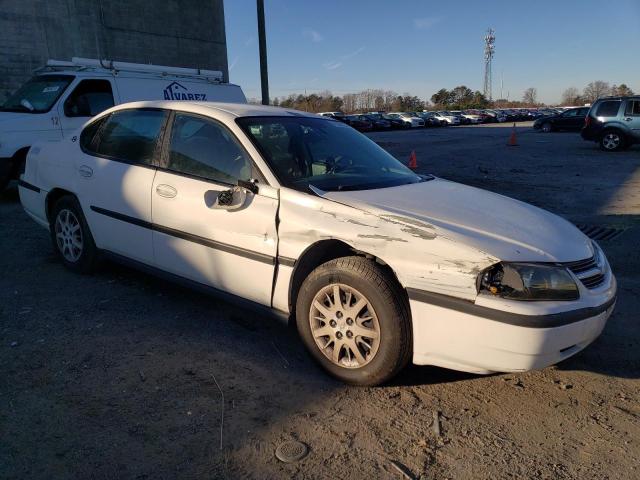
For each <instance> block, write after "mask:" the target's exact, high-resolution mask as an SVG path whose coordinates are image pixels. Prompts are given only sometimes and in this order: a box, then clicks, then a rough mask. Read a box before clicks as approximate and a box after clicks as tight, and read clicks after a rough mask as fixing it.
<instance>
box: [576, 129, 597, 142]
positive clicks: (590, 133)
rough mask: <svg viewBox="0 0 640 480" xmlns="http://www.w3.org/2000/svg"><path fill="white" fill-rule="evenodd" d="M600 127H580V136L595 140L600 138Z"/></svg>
mask: <svg viewBox="0 0 640 480" xmlns="http://www.w3.org/2000/svg"><path fill="white" fill-rule="evenodd" d="M601 131H602V128H597V127H595V126H589V127H582V130H580V136H581V137H582V138H583V139H584V140H587V141H590V142H595V141H598V140H600V133H601Z"/></svg>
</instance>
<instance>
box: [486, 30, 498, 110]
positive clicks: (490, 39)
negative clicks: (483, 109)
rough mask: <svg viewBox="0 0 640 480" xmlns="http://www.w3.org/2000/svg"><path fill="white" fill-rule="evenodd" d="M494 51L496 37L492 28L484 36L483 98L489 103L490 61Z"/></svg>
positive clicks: (490, 95) (490, 97)
mask: <svg viewBox="0 0 640 480" xmlns="http://www.w3.org/2000/svg"><path fill="white" fill-rule="evenodd" d="M495 51H496V36H495V31H494V30H493V28H489V29H488V30H487V34H486V35H485V36H484V96H485V98H487V99H488V100H489V101H491V100H493V96H492V93H491V81H492V79H491V61H492V60H493V54H494V53H495Z"/></svg>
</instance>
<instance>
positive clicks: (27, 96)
mask: <svg viewBox="0 0 640 480" xmlns="http://www.w3.org/2000/svg"><path fill="white" fill-rule="evenodd" d="M73 78H74V77H73V75H37V76H35V77H33V78H32V79H31V80H29V81H28V82H27V83H25V84H24V85H22V86H21V87H20V88H19V89H18V90H17V91H16V92H15V93H14V94H13V95H11V96H10V97H9V98H7V100H6V101H5V102H4V103H3V104H2V106H0V111H3V112H26V113H44V112H48V111H49V110H51V107H53V105H54V104H55V103H56V101H57V100H58V98H60V95H62V93H63V92H64V91H65V89H66V88H67V87H68V86H69V84H70V83H71V81H72V80H73Z"/></svg>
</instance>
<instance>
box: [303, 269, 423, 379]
mask: <svg viewBox="0 0 640 480" xmlns="http://www.w3.org/2000/svg"><path fill="white" fill-rule="evenodd" d="M296 324H297V327H298V332H299V333H300V336H301V338H302V341H303V343H304V344H305V346H306V347H307V349H308V350H309V352H310V353H311V355H312V357H313V358H314V359H315V360H316V361H317V362H318V363H319V364H320V365H321V366H322V367H323V368H324V369H325V370H327V371H328V372H329V373H330V374H331V375H333V376H334V377H336V378H338V379H340V380H342V381H343V382H346V383H350V384H352V385H369V386H371V385H379V384H381V383H384V382H386V381H388V380H389V379H391V378H392V377H393V376H395V375H396V374H397V373H398V372H399V371H400V370H401V369H402V368H403V367H404V366H405V365H406V364H407V363H408V362H409V360H410V358H411V345H412V334H411V320H410V316H409V308H408V305H407V302H406V300H404V295H403V292H402V291H401V290H400V288H399V287H398V286H397V285H396V284H395V282H393V281H392V280H391V279H390V278H389V275H388V274H387V273H385V272H384V271H383V270H382V269H381V268H380V266H378V265H377V264H376V263H374V262H373V261H371V260H368V259H365V258H362V257H343V258H338V259H335V260H331V261H329V262H327V263H324V264H322V265H320V266H319V267H318V268H316V269H315V270H314V271H313V272H311V274H310V275H309V276H308V277H307V278H306V279H305V280H304V282H303V283H302V286H301V288H300V292H299V294H298V298H297V301H296Z"/></svg>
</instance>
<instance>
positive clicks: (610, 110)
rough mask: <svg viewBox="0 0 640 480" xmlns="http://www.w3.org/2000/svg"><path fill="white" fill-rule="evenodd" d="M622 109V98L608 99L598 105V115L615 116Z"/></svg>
mask: <svg viewBox="0 0 640 480" xmlns="http://www.w3.org/2000/svg"><path fill="white" fill-rule="evenodd" d="M619 109H620V100H606V101H604V102H601V103H600V105H598V110H597V111H596V117H615V116H617V115H618V110H619Z"/></svg>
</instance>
